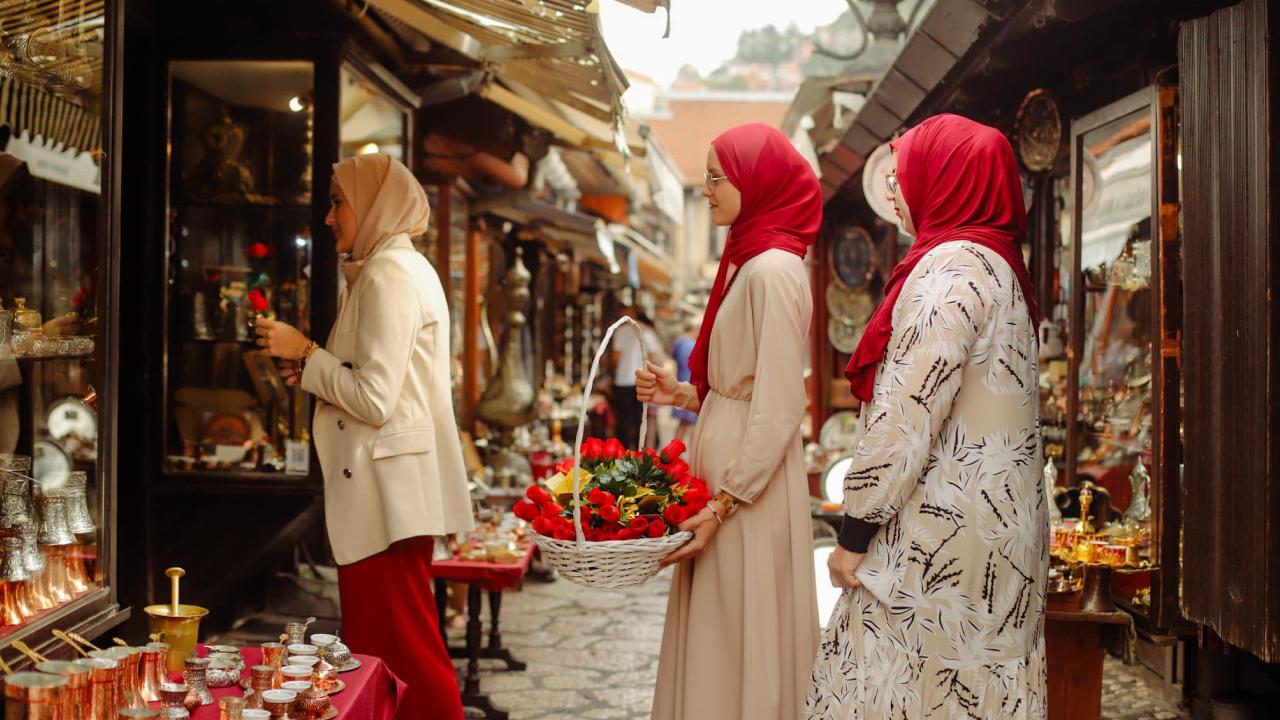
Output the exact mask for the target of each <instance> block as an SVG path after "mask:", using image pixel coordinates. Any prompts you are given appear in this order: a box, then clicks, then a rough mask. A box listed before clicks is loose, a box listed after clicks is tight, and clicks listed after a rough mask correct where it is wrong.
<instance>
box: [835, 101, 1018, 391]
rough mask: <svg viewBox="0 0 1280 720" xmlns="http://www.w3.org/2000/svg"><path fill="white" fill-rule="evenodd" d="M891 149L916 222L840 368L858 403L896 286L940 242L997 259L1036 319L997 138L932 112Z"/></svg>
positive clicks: (878, 356) (1006, 159) (1008, 161)
mask: <svg viewBox="0 0 1280 720" xmlns="http://www.w3.org/2000/svg"><path fill="white" fill-rule="evenodd" d="M891 147H892V148H893V150H894V151H895V152H896V153H897V155H898V171H897V178H898V186H899V188H901V190H902V196H903V198H904V199H905V200H906V203H907V208H908V210H909V211H910V213H911V219H912V220H913V221H914V223H915V226H916V241H915V243H914V244H913V245H912V246H911V250H910V251H909V252H908V253H907V256H906V257H904V258H903V259H902V260H901V261H900V262H899V263H898V265H897V266H896V267H894V268H893V272H892V273H891V274H890V275H889V280H888V282H887V283H885V288H884V300H883V301H882V302H881V303H880V306H879V307H878V308H876V311H875V314H873V315H872V316H871V320H870V322H868V323H867V328H866V330H865V331H864V332H863V335H862V340H861V342H859V343H858V348H857V349H856V350H855V351H854V353H853V357H852V358H850V360H849V365H848V367H846V368H845V371H844V372H845V377H847V378H849V383H850V385H851V386H852V390H853V394H854V396H855V397H858V398H859V399H861V400H862V401H863V402H869V401H870V400H871V396H872V391H873V387H874V385H875V376H876V369H877V368H878V367H879V365H880V362H881V361H882V360H883V359H884V354H885V349H886V348H887V347H888V346H889V340H890V338H891V337H892V335H893V306H894V304H895V303H896V302H897V301H898V295H900V294H901V293H902V286H903V284H904V283H905V282H906V280H907V277H909V276H910V275H911V271H912V270H914V269H915V267H916V263H919V262H920V259H921V258H923V257H924V256H925V255H927V254H928V253H929V251H931V250H933V249H934V248H936V247H938V246H939V245H941V244H943V243H947V242H959V241H967V242H972V243H976V244H978V245H981V246H983V247H985V248H989V249H991V250H992V251H994V252H995V253H996V254H998V255H999V256H1000V257H1002V258H1004V261H1005V262H1006V263H1008V265H1009V267H1010V268H1011V269H1012V270H1013V274H1014V275H1015V276H1017V278H1018V283H1019V284H1020V285H1021V286H1022V295H1023V297H1024V298H1026V302H1027V311H1028V312H1029V313H1030V314H1031V321H1032V323H1035V324H1037V325H1038V324H1039V322H1040V320H1039V313H1038V310H1037V308H1036V299H1035V291H1034V288H1033V286H1032V284H1031V274H1030V273H1029V272H1027V266H1026V263H1025V262H1023V259H1022V250H1021V248H1020V247H1019V246H1018V243H1019V238H1020V237H1021V235H1022V233H1024V232H1025V231H1026V229H1027V213H1026V207H1025V206H1024V205H1023V201H1022V183H1021V180H1020V179H1019V177H1018V165H1017V162H1016V161H1015V160H1014V157H1013V148H1012V147H1010V146H1009V141H1008V140H1007V139H1005V137H1004V135H1003V134H1001V133H1000V131H998V130H996V129H995V128H991V127H988V126H986V125H982V124H979V123H976V122H974V121H972V120H969V119H967V118H963V117H960V116H959V115H936V116H934V117H931V118H929V119H927V120H925V121H924V122H922V123H920V124H919V125H917V126H915V127H914V128H911V129H910V130H908V131H907V133H906V134H905V135H903V136H902V137H901V138H899V139H898V140H897V141H896V142H894V143H893V144H892V145H891Z"/></svg>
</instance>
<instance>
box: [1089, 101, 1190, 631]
mask: <svg viewBox="0 0 1280 720" xmlns="http://www.w3.org/2000/svg"><path fill="white" fill-rule="evenodd" d="M1176 101H1177V98H1176V93H1174V92H1173V91H1172V90H1170V89H1160V88H1148V89H1145V90H1142V91H1140V92H1138V93H1135V94H1134V95H1131V96H1129V97H1127V98H1124V99H1122V100H1120V101H1117V102H1116V103H1113V104H1112V105H1110V106H1108V107H1106V108H1103V109H1101V110H1098V111H1096V112H1094V113H1091V114H1089V115H1087V116H1084V117H1082V118H1078V119H1076V120H1075V121H1074V122H1073V123H1072V153H1071V157H1072V197H1073V198H1075V199H1077V200H1076V201H1074V202H1073V203H1072V217H1071V221H1070V227H1071V233H1072V242H1071V245H1072V250H1073V259H1072V261H1073V269H1074V272H1073V275H1072V286H1071V293H1072V314H1071V332H1070V342H1071V344H1072V349H1073V352H1072V353H1071V354H1070V375H1071V384H1070V387H1072V388H1076V389H1077V394H1075V396H1074V397H1073V398H1072V402H1071V405H1072V407H1071V409H1070V411H1069V415H1068V416H1069V417H1071V418H1073V419H1074V422H1072V423H1071V424H1070V433H1069V438H1068V443H1069V445H1068V449H1067V459H1068V463H1067V468H1068V477H1067V480H1068V483H1067V484H1076V483H1077V482H1079V481H1083V480H1091V481H1093V482H1094V483H1095V484H1096V485H1098V486H1100V487H1102V488H1104V489H1105V498H1106V500H1105V502H1106V511H1104V512H1102V514H1101V516H1100V518H1099V520H1100V521H1101V523H1100V524H1103V525H1110V530H1111V531H1112V532H1113V533H1118V535H1119V537H1120V538H1123V539H1124V540H1125V541H1126V542H1131V543H1133V544H1135V545H1136V546H1137V548H1138V555H1139V556H1140V558H1141V560H1142V562H1143V564H1144V565H1145V566H1146V567H1147V568H1148V569H1146V570H1142V571H1138V572H1133V571H1132V569H1130V570H1126V571H1123V572H1117V573H1116V575H1115V576H1114V580H1113V584H1112V590H1113V594H1114V595H1115V596H1116V599H1117V601H1118V602H1119V603H1120V604H1121V605H1122V606H1124V607H1127V608H1128V609H1130V610H1131V611H1133V612H1135V613H1137V614H1139V615H1142V616H1145V617H1146V618H1148V619H1149V620H1150V621H1151V622H1152V623H1153V624H1154V625H1155V626H1156V627H1160V628H1168V627H1171V626H1173V625H1174V624H1176V623H1177V621H1178V619H1179V618H1178V613H1177V602H1176V600H1177V596H1176V591H1177V577H1178V566H1179V563H1180V557H1179V552H1178V530H1179V500H1180V492H1181V490H1180V485H1179V483H1180V473H1179V466H1180V463H1181V457H1182V445H1181V440H1180V438H1179V429H1180V417H1181V412H1180V402H1179V395H1180V387H1181V385H1180V373H1179V360H1180V345H1179V343H1180V338H1181V279H1180V276H1179V260H1180V245H1179V244H1180V235H1179V229H1178V222H1177V202H1178V189H1177V180H1178V178H1177V122H1176V118H1177V105H1176Z"/></svg>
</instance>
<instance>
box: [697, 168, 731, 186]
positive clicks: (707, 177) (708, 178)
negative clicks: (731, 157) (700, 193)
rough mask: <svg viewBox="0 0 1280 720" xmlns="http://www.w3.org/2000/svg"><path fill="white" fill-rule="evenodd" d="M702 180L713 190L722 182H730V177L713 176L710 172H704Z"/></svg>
mask: <svg viewBox="0 0 1280 720" xmlns="http://www.w3.org/2000/svg"><path fill="white" fill-rule="evenodd" d="M702 179H703V183H704V184H705V185H706V186H707V187H709V188H713V187H715V186H716V183H718V182H720V181H721V180H728V179H729V176H728V175H712V174H711V173H709V172H704V173H702Z"/></svg>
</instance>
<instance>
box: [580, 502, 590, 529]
mask: <svg viewBox="0 0 1280 720" xmlns="http://www.w3.org/2000/svg"><path fill="white" fill-rule="evenodd" d="M579 512H580V513H581V515H582V527H588V526H589V525H590V524H591V508H589V507H587V506H586V505H583V506H582V509H581V510H580V511H579Z"/></svg>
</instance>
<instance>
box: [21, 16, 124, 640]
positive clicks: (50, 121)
mask: <svg viewBox="0 0 1280 720" xmlns="http://www.w3.org/2000/svg"><path fill="white" fill-rule="evenodd" d="M10 5H11V7H9V6H6V7H4V8H0V45H2V46H3V47H4V49H5V52H4V54H3V56H2V57H0V148H2V150H0V643H3V644H5V645H8V644H10V643H12V642H13V641H15V640H19V639H22V638H32V639H31V640H30V644H32V645H36V646H38V647H39V646H43V645H45V644H46V643H47V642H50V636H49V635H48V630H49V629H50V628H55V627H56V628H64V629H69V630H77V631H79V632H81V633H82V634H92V633H96V632H98V631H100V630H101V629H103V628H105V627H108V626H110V625H111V624H112V623H113V622H114V620H113V619H112V618H116V617H120V619H122V616H119V614H118V613H117V612H116V610H115V604H114V603H115V590H114V579H115V565H114V558H113V556H112V552H111V549H112V545H113V543H114V538H115V514H114V509H113V508H112V506H111V502H112V498H113V497H114V484H113V483H114V477H113V476H114V464H113V459H112V458H113V451H114V447H113V440H114V437H113V428H114V423H113V422H112V421H111V418H112V416H113V412H114V409H113V401H114V398H113V392H114V388H115V376H116V367H115V356H114V348H113V345H114V343H113V337H114V335H113V334H114V331H115V328H114V325H113V323H112V322H111V317H112V308H111V307H110V299H111V297H112V286H113V279H112V278H113V266H114V262H115V258H116V257H117V256H118V255H117V251H116V247H115V242H114V236H115V233H114V230H113V228H114V227H115V215H114V213H113V210H112V208H113V207H118V205H116V204H114V203H113V202H112V200H111V198H112V197H113V195H112V193H113V192H115V189H114V185H115V184H114V183H111V182H110V178H111V173H110V172H108V170H109V169H110V167H111V166H110V165H108V164H107V157H108V155H109V153H106V152H104V148H106V147H108V146H109V144H110V143H109V138H110V137H111V133H112V132H113V130H112V128H113V127H114V126H113V124H112V123H111V122H110V119H109V118H107V117H106V115H105V114H104V108H107V107H110V106H111V105H110V102H109V101H108V100H109V98H110V97H111V95H112V93H111V92H110V82H111V80H110V78H109V77H108V71H107V69H108V67H109V66H110V62H111V61H112V58H113V57H115V56H114V55H113V53H114V52H115V51H116V43H115V41H114V39H109V38H112V37H113V33H115V31H116V29H117V27H118V26H117V25H116V22H117V19H118V18H116V17H115V13H114V10H112V11H111V17H108V9H107V6H104V4H103V3H90V4H88V5H85V4H83V3H82V4H80V5H79V6H77V7H67V8H62V7H60V6H58V5H56V4H54V5H49V4H43V5H42V4H37V3H21V4H10ZM109 5H110V4H109ZM110 7H111V8H114V5H110Z"/></svg>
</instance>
